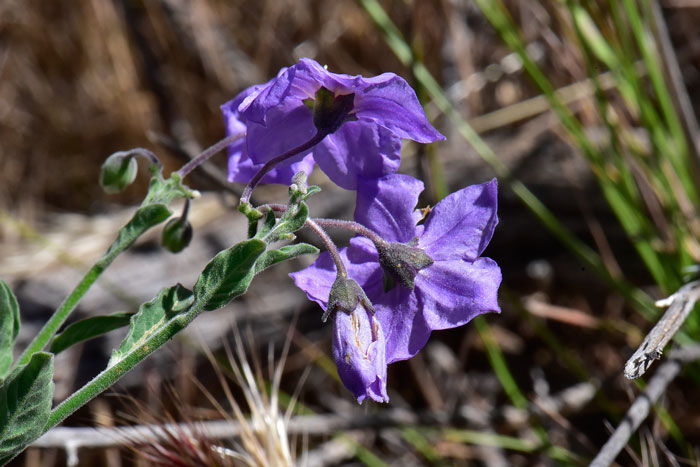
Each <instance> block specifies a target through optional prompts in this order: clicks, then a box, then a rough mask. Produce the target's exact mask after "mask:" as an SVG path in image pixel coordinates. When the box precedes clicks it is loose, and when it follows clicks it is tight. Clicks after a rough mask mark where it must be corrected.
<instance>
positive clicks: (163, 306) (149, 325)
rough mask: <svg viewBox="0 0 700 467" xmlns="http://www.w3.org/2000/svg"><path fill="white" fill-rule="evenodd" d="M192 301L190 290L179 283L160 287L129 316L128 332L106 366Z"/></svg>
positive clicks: (126, 352) (118, 360)
mask: <svg viewBox="0 0 700 467" xmlns="http://www.w3.org/2000/svg"><path fill="white" fill-rule="evenodd" d="M192 303H193V295H192V291H190V290H188V289H186V288H184V287H183V286H181V285H180V284H178V285H176V286H174V287H170V288H166V289H162V290H161V291H160V292H159V293H158V296H157V297H156V298H154V299H153V300H151V301H150V302H146V303H144V304H142V305H141V307H140V308H139V311H138V312H137V313H136V314H135V315H133V316H132V317H131V325H130V329H129V333H128V334H127V335H126V337H125V338H124V340H123V341H122V343H121V345H120V346H119V349H117V350H114V351H113V352H112V358H110V359H109V364H108V365H107V366H108V367H111V366H114V365H115V364H117V363H119V362H120V361H121V360H122V359H123V358H124V357H125V356H126V355H127V354H128V353H129V352H131V351H132V350H134V349H135V348H137V347H138V346H140V345H141V344H142V343H143V342H144V341H145V340H146V339H148V338H149V337H150V336H151V335H153V334H154V333H155V332H156V331H158V330H159V329H160V328H161V327H163V326H164V325H165V324H167V322H168V320H170V319H171V318H172V317H173V316H175V315H178V314H179V313H181V312H183V311H185V310H187V309H188V308H189V307H190V305H192Z"/></svg>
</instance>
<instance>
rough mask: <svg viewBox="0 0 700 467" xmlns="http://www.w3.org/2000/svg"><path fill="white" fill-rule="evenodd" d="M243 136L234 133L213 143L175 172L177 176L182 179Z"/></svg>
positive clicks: (243, 134)
mask: <svg viewBox="0 0 700 467" xmlns="http://www.w3.org/2000/svg"><path fill="white" fill-rule="evenodd" d="M244 136H245V133H236V134H234V135H229V136H227V137H226V138H224V139H222V140H221V141H218V142H216V143H214V144H213V145H211V146H209V147H208V148H207V149H205V150H204V151H202V152H201V153H200V154H199V155H198V156H196V157H195V158H194V159H192V160H191V161H189V162H188V163H187V164H185V165H183V166H182V167H181V168H180V170H178V171H177V173H178V174H180V178H181V179H183V178H185V177H186V176H187V175H189V174H190V172H192V171H193V170H194V169H196V168H197V167H198V166H199V165H200V164H202V163H203V162H205V161H206V160H207V159H209V158H210V157H211V156H213V155H214V154H216V153H217V152H219V151H222V150H224V149H226V146H228V145H229V144H231V143H233V142H235V141H237V140H239V139H241V138H243V137H244Z"/></svg>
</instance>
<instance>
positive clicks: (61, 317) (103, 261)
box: [16, 207, 170, 366]
mask: <svg viewBox="0 0 700 467" xmlns="http://www.w3.org/2000/svg"><path fill="white" fill-rule="evenodd" d="M147 209H148V207H144V208H141V209H139V210H138V211H136V214H134V217H132V218H131V220H130V221H129V222H128V223H127V224H126V225H125V226H124V227H122V228H121V230H120V231H119V235H117V239H116V240H115V241H114V242H113V243H112V245H111V246H110V247H109V249H108V250H107V252H106V253H105V254H104V255H103V256H102V257H101V258H100V259H99V260H97V262H96V263H95V264H94V265H93V266H92V267H91V268H90V270H89V271H88V272H87V274H85V277H83V279H82V280H81V281H80V282H79V283H78V285H77V286H76V287H75V289H73V291H72V292H71V294H70V295H69V296H68V297H67V298H66V299H65V301H64V302H63V303H62V304H61V306H60V307H59V308H58V310H56V312H55V313H54V314H53V315H51V318H49V320H48V321H47V322H46V324H44V326H43V327H42V328H41V330H40V331H39V333H38V334H37V335H36V337H34V340H32V342H31V343H30V344H29V346H28V347H27V348H26V349H25V350H24V353H22V355H21V356H20V358H19V359H18V360H17V364H16V365H17V366H19V365H24V364H26V363H28V362H29V360H30V359H31V358H32V355H33V354H34V353H36V352H39V351H41V349H43V348H44V347H45V346H46V344H48V342H49V341H50V340H51V339H52V338H53V336H54V335H55V334H56V332H57V331H58V329H59V328H60V327H61V326H62V325H63V323H65V321H66V319H68V317H69V316H70V314H71V313H72V312H73V310H74V309H75V307H76V306H77V305H78V302H79V301H80V299H82V298H83V296H84V295H85V293H86V292H87V291H88V290H89V289H90V287H91V286H92V285H93V284H94V283H95V281H96V280H97V279H98V278H99V277H100V275H101V274H102V273H103V272H104V270H105V269H107V267H108V266H109V265H110V264H112V261H114V259H115V258H116V257H117V256H119V254H121V253H122V252H123V251H124V250H126V249H127V248H128V247H129V246H130V245H131V244H132V243H134V241H136V239H137V238H138V237H140V236H141V235H142V234H143V233H144V232H146V231H147V230H148V229H150V228H151V227H153V226H154V225H157V224H159V223H160V222H162V221H164V220H165V219H166V218H167V216H169V215H170V214H169V211H167V210H166V211H167V212H165V213H163V212H161V214H160V215H155V216H153V215H150V212H149V211H147Z"/></svg>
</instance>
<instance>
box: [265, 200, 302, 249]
mask: <svg viewBox="0 0 700 467" xmlns="http://www.w3.org/2000/svg"><path fill="white" fill-rule="evenodd" d="M308 217H309V207H308V206H307V205H306V203H304V202H300V203H299V204H290V205H289V207H288V209H287V211H286V212H285V213H284V215H283V216H282V217H280V218H279V219H278V220H277V224H276V225H275V226H274V228H273V229H272V230H271V231H269V232H265V234H264V235H265V236H264V239H265V241H266V242H267V243H268V244H270V243H272V242H276V241H278V240H285V239H287V240H289V239H293V238H294V235H293V234H294V232H296V231H297V230H299V229H301V228H302V227H304V224H305V223H306V219H307V218H308ZM260 237H262V235H260V234H258V238H260Z"/></svg>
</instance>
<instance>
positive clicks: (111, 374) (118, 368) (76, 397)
mask: <svg viewBox="0 0 700 467" xmlns="http://www.w3.org/2000/svg"><path fill="white" fill-rule="evenodd" d="M205 303H206V300H200V301H199V302H198V303H195V304H193V306H192V307H191V308H190V309H189V310H188V311H187V312H185V313H182V314H181V315H179V316H177V317H175V318H173V319H171V320H170V321H169V322H168V323H167V324H166V325H165V326H164V327H163V328H162V329H160V330H159V331H157V332H155V333H154V334H152V335H151V336H150V337H148V338H147V339H146V340H145V341H144V342H143V343H142V344H141V345H139V346H138V347H137V348H136V349H134V350H132V351H131V352H129V353H128V354H127V355H126V356H125V357H124V358H123V359H122V360H121V361H119V362H118V363H116V364H114V365H112V366H110V367H108V368H107V369H105V370H104V371H102V373H100V374H99V375H97V376H95V377H94V378H93V379H92V380H91V381H90V382H88V383H87V384H85V386H83V387H82V388H80V389H79V390H78V391H76V392H74V393H73V394H71V395H70V396H69V397H68V398H67V399H66V400H64V401H63V402H61V403H60V404H59V405H58V406H57V407H56V408H55V409H53V410H52V411H51V415H49V420H48V421H47V422H46V425H45V426H44V432H46V431H48V430H49V429H51V428H52V427H54V426H56V425H58V424H59V423H61V422H62V421H63V420H65V419H66V418H67V417H68V416H69V415H70V414H72V413H73V412H75V411H76V410H78V409H79V408H80V407H82V406H83V405H85V404H87V403H88V402H89V401H90V400H92V399H93V398H94V397H95V396H97V395H98V394H100V393H101V392H102V391H104V390H105V389H107V388H109V387H110V386H112V385H113V384H114V383H116V382H117V381H118V380H119V379H120V378H121V377H122V376H124V375H125V374H126V373H128V372H129V370H131V369H132V368H134V367H135V366H136V365H137V364H139V363H140V362H141V361H142V360H143V359H145V358H146V357H147V356H149V355H150V354H152V353H153V352H154V351H156V350H157V349H158V348H160V347H161V346H162V345H163V344H165V343H166V342H168V341H169V340H170V339H172V338H173V337H174V336H175V335H176V334H177V333H178V332H180V331H181V330H183V329H184V328H185V327H187V325H188V324H190V323H191V322H192V320H193V319H195V318H196V317H197V315H199V314H200V313H201V312H202V310H203V308H204V305H205Z"/></svg>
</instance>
